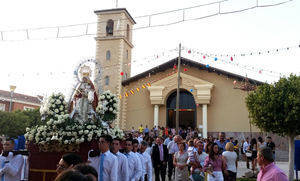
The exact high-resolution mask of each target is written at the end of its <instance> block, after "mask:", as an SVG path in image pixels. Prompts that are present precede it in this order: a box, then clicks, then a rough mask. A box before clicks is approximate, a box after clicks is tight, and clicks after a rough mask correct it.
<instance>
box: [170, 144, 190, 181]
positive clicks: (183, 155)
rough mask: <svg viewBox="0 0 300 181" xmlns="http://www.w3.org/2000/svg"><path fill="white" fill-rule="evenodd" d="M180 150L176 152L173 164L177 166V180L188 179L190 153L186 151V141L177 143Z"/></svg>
mask: <svg viewBox="0 0 300 181" xmlns="http://www.w3.org/2000/svg"><path fill="white" fill-rule="evenodd" d="M177 145H178V149H179V151H178V152H176V153H175V154H174V158H173V164H174V167H175V181H186V180H188V177H189V174H188V164H187V161H188V158H189V156H188V153H187V152H185V151H184V150H185V143H184V142H180V143H178V144H177Z"/></svg>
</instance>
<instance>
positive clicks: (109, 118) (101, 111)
mask: <svg viewBox="0 0 300 181" xmlns="http://www.w3.org/2000/svg"><path fill="white" fill-rule="evenodd" d="M96 113H97V114H98V115H100V118H101V119H102V120H103V121H105V122H107V123H108V124H111V123H112V122H113V121H114V120H115V119H116V117H117V113H118V99H117V97H116V95H115V94H112V93H111V92H110V91H109V90H108V91H105V92H103V93H102V94H101V95H100V96H99V103H98V106H97V108H96Z"/></svg>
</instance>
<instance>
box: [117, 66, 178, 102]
mask: <svg viewBox="0 0 300 181" xmlns="http://www.w3.org/2000/svg"><path fill="white" fill-rule="evenodd" d="M174 67H176V65H174ZM175 69H176V68H175ZM175 69H174V70H173V71H172V72H170V73H168V74H166V75H164V76H160V77H158V78H156V79H154V80H152V81H151V82H147V83H143V84H142V85H141V86H140V87H136V88H134V89H130V90H129V91H127V92H125V93H124V94H122V95H119V98H120V99H122V98H124V97H128V96H130V95H134V94H135V93H138V92H140V90H142V89H145V88H147V87H151V85H152V84H153V83H155V82H157V81H159V80H162V79H164V78H166V77H169V76H171V75H173V74H176V73H177V70H175Z"/></svg>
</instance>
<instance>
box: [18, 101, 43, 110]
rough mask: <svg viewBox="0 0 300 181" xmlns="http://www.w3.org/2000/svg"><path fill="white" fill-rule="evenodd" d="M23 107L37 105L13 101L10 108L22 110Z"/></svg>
mask: <svg viewBox="0 0 300 181" xmlns="http://www.w3.org/2000/svg"><path fill="white" fill-rule="evenodd" d="M25 107H29V108H34V109H36V108H39V106H35V105H30V104H23V103H18V102H14V103H13V105H12V110H13V111H15V110H22V111H23V110H24V108H25Z"/></svg>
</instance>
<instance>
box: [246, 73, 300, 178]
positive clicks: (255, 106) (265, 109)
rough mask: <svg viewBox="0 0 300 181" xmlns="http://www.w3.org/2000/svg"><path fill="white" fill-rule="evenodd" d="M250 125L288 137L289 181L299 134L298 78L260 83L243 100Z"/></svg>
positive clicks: (292, 172) (299, 93)
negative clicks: (295, 143) (295, 144)
mask: <svg viewBox="0 0 300 181" xmlns="http://www.w3.org/2000/svg"><path fill="white" fill-rule="evenodd" d="M246 104H247V107H248V110H249V115H250V118H251V122H252V123H253V124H254V125H256V126H257V127H258V128H260V129H261V130H262V131H266V132H272V133H275V134H279V135H280V136H287V137H288V140H289V180H293V178H294V152H295V146H294V139H295V137H296V136H297V135H299V134H300V77H299V76H296V75H290V77H288V78H281V79H280V80H279V81H278V82H276V83H275V84H263V85H261V86H259V87H258V88H257V89H256V90H255V91H254V92H252V93H250V94H249V95H248V96H247V98H246Z"/></svg>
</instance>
